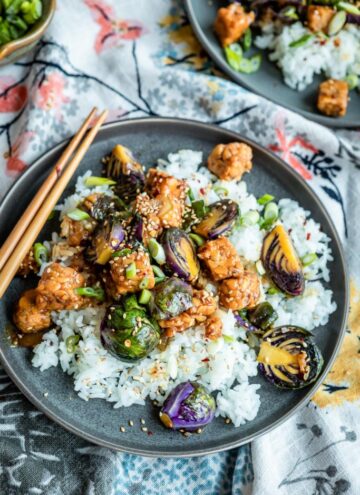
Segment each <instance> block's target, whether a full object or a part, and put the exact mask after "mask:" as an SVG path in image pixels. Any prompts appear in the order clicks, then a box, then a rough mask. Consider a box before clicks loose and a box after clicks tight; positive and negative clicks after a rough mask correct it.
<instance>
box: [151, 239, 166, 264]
mask: <svg viewBox="0 0 360 495" xmlns="http://www.w3.org/2000/svg"><path fill="white" fill-rule="evenodd" d="M148 248H149V251H150V254H151V256H152V257H153V258H154V260H155V261H156V263H158V264H159V265H163V264H164V263H165V261H166V256H165V251H164V248H163V247H162V245H161V244H160V243H159V242H158V241H157V240H156V239H150V240H149V243H148Z"/></svg>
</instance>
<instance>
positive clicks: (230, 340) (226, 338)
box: [223, 335, 235, 344]
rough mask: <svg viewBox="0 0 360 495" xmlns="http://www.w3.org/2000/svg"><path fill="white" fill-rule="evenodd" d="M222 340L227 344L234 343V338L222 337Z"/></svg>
mask: <svg viewBox="0 0 360 495" xmlns="http://www.w3.org/2000/svg"><path fill="white" fill-rule="evenodd" d="M223 339H224V342H226V343H227V344H230V343H231V342H234V341H235V337H232V336H231V335H223Z"/></svg>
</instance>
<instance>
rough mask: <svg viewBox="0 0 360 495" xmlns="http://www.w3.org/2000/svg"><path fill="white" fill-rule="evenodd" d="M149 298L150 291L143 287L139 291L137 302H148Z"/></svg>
mask: <svg viewBox="0 0 360 495" xmlns="http://www.w3.org/2000/svg"><path fill="white" fill-rule="evenodd" d="M150 299H151V291H150V290H148V289H143V290H142V291H141V292H140V296H139V303H140V304H148V302H149V301H150Z"/></svg>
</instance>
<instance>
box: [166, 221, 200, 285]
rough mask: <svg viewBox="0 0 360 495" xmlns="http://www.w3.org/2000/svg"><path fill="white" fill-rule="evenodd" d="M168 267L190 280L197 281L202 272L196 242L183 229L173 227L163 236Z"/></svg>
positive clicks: (169, 269)
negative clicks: (195, 246)
mask: <svg viewBox="0 0 360 495" xmlns="http://www.w3.org/2000/svg"><path fill="white" fill-rule="evenodd" d="M162 245H163V248H164V251H165V258H166V269H167V271H168V272H170V273H174V274H176V275H178V276H179V277H180V278H182V279H184V280H187V281H188V282H193V281H195V280H196V279H197V278H198V276H199V272H200V265H199V260H198V258H197V255H196V251H195V248H194V244H193V243H192V242H191V239H190V238H189V236H188V235H187V234H186V232H184V231H183V230H180V229H177V228H171V229H167V230H165V232H164V234H163V236H162Z"/></svg>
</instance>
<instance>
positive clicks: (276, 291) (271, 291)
mask: <svg viewBox="0 0 360 495" xmlns="http://www.w3.org/2000/svg"><path fill="white" fill-rule="evenodd" d="M267 293H268V294H269V295H270V296H273V295H275V294H280V293H281V290H280V289H278V288H277V287H270V289H268V291H267Z"/></svg>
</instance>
